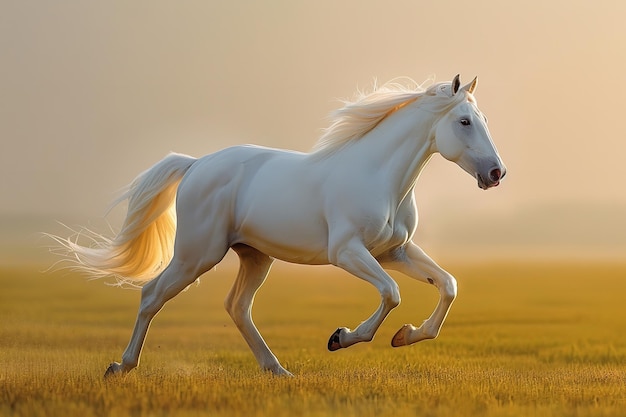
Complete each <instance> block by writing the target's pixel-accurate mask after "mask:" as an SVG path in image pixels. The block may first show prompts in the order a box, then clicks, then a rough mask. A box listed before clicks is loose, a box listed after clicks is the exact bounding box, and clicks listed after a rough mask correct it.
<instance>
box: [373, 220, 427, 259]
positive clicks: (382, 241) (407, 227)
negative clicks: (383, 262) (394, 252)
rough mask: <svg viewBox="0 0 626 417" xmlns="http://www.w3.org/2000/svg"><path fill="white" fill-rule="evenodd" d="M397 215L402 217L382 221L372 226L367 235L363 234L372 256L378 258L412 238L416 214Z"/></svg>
mask: <svg viewBox="0 0 626 417" xmlns="http://www.w3.org/2000/svg"><path fill="white" fill-rule="evenodd" d="M399 214H402V215H401V216H396V217H395V218H392V217H389V218H387V219H384V223H382V221H380V222H379V224H378V225H375V224H372V225H371V226H372V227H371V229H370V230H369V233H366V234H365V236H364V237H365V241H366V242H367V247H368V249H369V250H370V252H371V253H372V255H374V256H378V255H379V254H382V253H384V252H386V251H388V250H391V249H394V248H397V247H399V246H402V245H404V244H405V243H407V242H408V241H409V240H410V239H411V237H412V236H413V232H414V230H415V227H416V225H417V218H416V217H417V216H416V214H415V213H399ZM381 220H382V219H381Z"/></svg>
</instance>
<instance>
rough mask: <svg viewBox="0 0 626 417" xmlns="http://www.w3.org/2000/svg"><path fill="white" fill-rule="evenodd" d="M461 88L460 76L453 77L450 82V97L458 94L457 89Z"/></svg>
mask: <svg viewBox="0 0 626 417" xmlns="http://www.w3.org/2000/svg"><path fill="white" fill-rule="evenodd" d="M460 86H461V76H460V75H459V74H457V75H456V77H454V79H453V80H452V95H455V94H456V93H458V92H459V87H460Z"/></svg>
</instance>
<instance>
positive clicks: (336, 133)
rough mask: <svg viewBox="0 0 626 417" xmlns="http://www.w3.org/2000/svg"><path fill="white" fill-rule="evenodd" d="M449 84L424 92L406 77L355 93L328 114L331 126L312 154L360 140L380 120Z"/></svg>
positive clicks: (439, 90)
mask: <svg viewBox="0 0 626 417" xmlns="http://www.w3.org/2000/svg"><path fill="white" fill-rule="evenodd" d="M449 84H450V83H449V82H448V83H441V84H435V85H432V86H431V87H429V88H428V89H425V88H424V87H422V85H419V84H417V83H416V82H415V81H413V80H411V79H410V78H401V79H395V80H392V81H390V82H387V83H385V84H383V85H382V86H377V85H376V84H374V89H373V91H371V92H369V93H366V92H362V91H359V92H358V93H357V97H356V98H355V99H354V101H348V100H345V101H343V104H344V105H343V107H341V108H339V109H337V110H335V111H334V112H332V113H331V115H330V117H331V124H330V126H329V127H328V128H326V129H325V130H324V133H323V135H322V136H321V137H320V139H319V140H318V142H317V143H316V144H315V146H314V148H313V151H314V152H316V153H323V154H327V153H332V152H333V151H335V150H337V149H340V148H342V147H343V146H344V145H346V144H347V143H349V142H351V141H353V140H357V139H359V138H361V137H363V136H364V135H365V134H366V133H367V132H369V131H370V130H372V129H373V128H374V127H376V126H377V125H378V124H379V123H380V122H381V121H382V120H383V119H385V118H386V117H387V116H389V115H390V114H392V113H393V112H395V111H396V110H399V109H401V108H402V107H404V106H406V105H407V104H410V103H412V102H414V101H415V100H417V99H419V98H420V97H422V96H434V95H437V93H438V92H443V87H444V86H446V85H449Z"/></svg>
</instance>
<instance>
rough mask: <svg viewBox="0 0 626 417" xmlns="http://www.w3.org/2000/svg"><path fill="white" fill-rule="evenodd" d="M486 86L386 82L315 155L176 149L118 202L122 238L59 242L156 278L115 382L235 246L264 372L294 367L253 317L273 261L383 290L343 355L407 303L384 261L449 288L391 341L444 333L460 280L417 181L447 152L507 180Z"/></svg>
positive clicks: (83, 257) (482, 173)
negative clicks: (438, 252) (435, 257)
mask: <svg viewBox="0 0 626 417" xmlns="http://www.w3.org/2000/svg"><path fill="white" fill-rule="evenodd" d="M475 87H476V79H474V80H473V81H472V82H471V83H469V84H467V85H465V86H463V87H461V85H460V82H459V76H458V75H457V76H456V77H455V78H454V80H453V81H452V82H446V83H439V84H435V85H433V86H431V87H429V88H428V89H425V90H424V89H422V88H421V87H412V88H409V87H406V86H402V85H400V84H398V83H390V84H386V85H384V86H382V87H380V88H377V89H375V90H374V91H373V92H371V93H369V94H362V95H361V96H360V97H359V98H358V99H357V100H355V101H354V102H347V103H345V106H344V107H343V108H341V109H339V110H337V111H336V112H335V114H334V120H333V122H332V124H331V126H330V127H329V128H328V129H327V130H326V131H325V133H324V135H323V136H322V138H321V139H320V141H319V142H318V144H317V146H316V148H315V149H314V150H313V152H311V153H298V152H290V151H283V150H276V149H268V148H263V147H257V146H236V147H232V148H228V149H224V150H222V151H219V152H216V153H214V154H211V155H207V156H205V157H203V158H199V159H196V158H192V157H190V156H184V155H179V154H170V155H169V156H167V157H166V158H165V159H163V160H162V161H160V162H159V163H157V164H156V165H154V166H153V167H151V168H150V169H148V170H147V171H145V172H144V173H142V174H141V175H139V176H138V177H137V178H136V179H135V180H134V182H133V183H132V184H131V185H130V186H129V188H128V190H127V191H126V193H125V194H124V195H123V196H122V198H120V199H119V200H118V202H119V201H122V200H125V199H128V213H127V217H126V219H125V221H124V223H123V226H122V228H121V231H120V232H119V234H118V235H117V236H116V237H115V238H113V239H106V238H104V237H103V236H100V235H97V236H92V237H93V238H94V240H95V242H96V244H95V245H92V246H91V247H85V246H81V245H79V244H78V243H77V242H76V240H71V239H64V238H60V237H55V239H56V240H57V241H58V242H59V243H61V244H62V245H63V246H64V248H65V249H66V250H68V253H67V255H69V256H70V258H71V259H72V260H73V262H75V264H76V267H77V268H78V269H81V270H83V271H87V272H89V273H91V274H95V275H96V276H105V275H113V276H115V277H117V278H118V279H119V280H120V281H121V282H142V281H147V282H146V283H145V285H143V287H142V294H141V304H140V306H139V312H138V317H137V321H136V323H135V327H134V330H133V334H132V337H131V339H130V342H129V345H128V347H127V348H126V350H125V352H124V354H123V356H122V362H121V363H112V364H111V365H110V366H109V368H108V370H107V371H106V374H105V376H109V375H113V374H122V373H126V372H128V371H130V370H131V369H133V368H135V367H136V366H137V365H138V364H139V356H140V353H141V349H142V346H143V343H144V340H145V337H146V334H147V332H148V327H149V325H150V322H151V320H152V319H153V318H154V316H155V315H156V314H157V313H158V312H159V311H160V310H161V308H162V307H163V306H164V304H165V303H166V302H167V301H168V300H170V299H171V298H172V297H174V296H176V295H177V294H178V293H180V292H181V291H182V290H183V289H185V288H186V287H187V286H189V285H190V284H191V283H193V282H194V281H195V280H196V279H197V278H198V277H199V276H200V275H201V274H203V273H204V272H206V271H208V270H210V269H212V268H213V267H214V266H215V265H216V264H217V263H219V262H220V261H221V260H222V258H223V257H224V255H225V254H226V252H227V251H228V250H229V248H232V249H233V250H234V251H235V252H236V253H237V254H238V255H239V258H240V262H241V264H240V269H239V273H238V275H237V278H236V280H235V283H234V285H233V287H232V289H231V291H230V293H229V294H228V296H227V298H226V300H225V307H226V310H227V311H228V313H229V314H230V316H231V317H232V319H233V321H234V322H235V324H236V325H237V327H238V328H239V331H240V332H241V334H242V335H243V338H244V339H245V340H246V342H247V343H248V345H249V346H250V349H251V350H252V352H253V353H254V356H255V357H256V359H257V361H258V363H259V365H260V367H261V368H262V369H264V370H269V371H271V372H273V373H274V374H279V375H290V373H289V372H288V371H287V370H286V369H285V368H283V367H282V366H281V364H280V363H279V361H278V359H277V358H276V356H274V354H273V353H272V351H271V350H270V349H269V347H268V346H267V344H266V343H265V341H264V340H263V338H262V336H261V334H260V333H259V331H258V330H257V328H256V327H255V325H254V322H253V321H252V316H251V309H252V303H253V300H254V296H255V294H256V292H257V290H258V289H259V287H260V286H261V285H262V284H263V282H264V280H265V278H266V276H267V274H268V272H269V270H270V267H271V266H272V262H273V261H274V259H280V260H283V261H287V262H293V263H298V264H311V265H324V264H332V265H336V266H338V267H340V268H342V269H344V270H346V271H348V272H349V273H351V274H353V275H355V276H357V277H359V278H361V279H363V280H365V281H367V282H369V283H371V284H372V285H374V286H375V287H376V288H377V289H378V291H379V293H380V296H381V303H380V306H379V307H378V309H377V310H376V311H375V312H374V313H373V314H372V315H371V317H369V318H368V319H367V320H365V321H364V322H362V323H361V324H360V325H358V326H357V327H356V328H355V329H354V330H350V329H348V328H346V327H340V328H339V329H337V331H335V333H334V334H333V335H332V336H331V337H330V340H329V342H328V349H329V350H331V351H335V350H337V349H340V348H346V347H348V346H351V345H353V344H355V343H358V342H367V341H370V340H372V339H373V337H374V334H375V333H376V330H377V329H378V327H379V326H380V325H381V323H382V322H383V320H385V317H387V315H388V314H389V312H390V311H391V310H392V309H393V308H394V307H396V306H397V305H398V304H399V303H400V293H399V289H398V285H397V284H396V282H395V281H394V280H393V279H392V278H391V277H390V276H389V275H388V274H387V273H386V272H385V269H392V270H397V271H400V272H402V273H404V274H406V275H408V276H410V277H412V278H415V279H417V280H419V281H423V282H426V283H430V284H432V285H434V286H435V287H436V288H437V289H438V290H439V293H440V299H439V302H438V304H437V306H436V308H435V310H434V312H433V313H432V315H431V316H430V317H429V318H428V319H427V320H426V321H424V323H423V324H422V325H421V326H419V327H415V326H413V325H410V324H407V325H404V326H403V327H402V328H401V329H400V330H399V331H398V332H397V333H396V334H395V336H394V337H393V340H392V342H391V344H392V346H403V345H410V344H412V343H415V342H418V341H420V340H424V339H432V338H435V337H437V335H438V334H439V330H440V328H441V325H442V324H443V322H444V320H445V318H446V315H447V314H448V311H449V309H450V306H451V304H452V302H453V300H454V299H455V297H456V294H457V285H456V280H455V279H454V277H453V276H451V275H450V274H449V273H448V272H446V271H444V270H443V269H442V268H441V267H439V266H438V265H437V264H436V263H435V262H434V261H432V260H431V259H430V258H429V257H428V256H427V255H426V254H425V253H424V252H423V251H422V249H420V248H419V247H418V246H417V245H415V244H414V243H413V242H412V241H411V239H412V237H413V234H414V232H415V228H416V226H417V209H416V205H415V198H414V195H413V189H414V187H415V183H416V181H417V179H418V177H419V174H420V172H421V171H422V169H423V168H424V166H425V165H426V163H427V162H428V161H429V159H430V158H431V156H432V155H433V154H434V153H435V152H438V153H440V154H441V155H442V156H443V157H444V158H446V159H448V160H450V161H453V162H455V163H456V164H458V165H459V166H460V167H461V168H463V169H464V170H465V171H467V172H468V173H469V174H470V175H472V176H473V177H475V178H476V180H477V181H478V186H479V187H480V188H482V189H488V188H490V187H494V186H497V185H498V184H499V182H500V180H501V179H502V177H504V175H505V172H506V171H505V167H504V165H503V163H502V161H501V159H500V156H499V155H498V152H497V151H496V149H495V147H494V144H493V143H492V141H491V137H490V134H489V131H488V129H487V126H486V118H485V116H484V115H483V114H482V113H481V111H480V110H479V109H478V107H477V104H476V100H475V98H474V96H473V92H474V89H475ZM174 201H175V204H174ZM174 205H175V208H174Z"/></svg>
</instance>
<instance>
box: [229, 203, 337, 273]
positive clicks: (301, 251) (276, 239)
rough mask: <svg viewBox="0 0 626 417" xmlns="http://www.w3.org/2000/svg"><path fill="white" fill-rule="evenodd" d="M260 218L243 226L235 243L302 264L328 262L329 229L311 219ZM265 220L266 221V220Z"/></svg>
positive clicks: (278, 214) (238, 231)
mask: <svg viewBox="0 0 626 417" xmlns="http://www.w3.org/2000/svg"><path fill="white" fill-rule="evenodd" d="M282 217H283V218H282V220H281V215H280V213H276V215H275V216H268V217H265V216H261V215H257V216H256V218H255V220H248V221H245V222H243V223H242V224H241V226H240V227H239V229H238V230H237V232H236V236H235V239H234V241H235V242H236V243H244V244H246V245H248V246H252V247H254V248H256V249H258V250H260V251H261V252H263V253H265V254H266V255H269V256H271V257H273V258H277V259H281V260H283V261H286V262H292V263H302V264H319V265H323V264H327V263H328V249H327V242H328V237H327V233H326V226H325V225H324V224H322V223H317V222H314V221H313V222H312V221H310V220H309V219H307V220H303V219H296V218H293V217H291V216H289V215H288V214H285V215H284V216H282ZM263 219H265V220H266V221H263Z"/></svg>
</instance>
